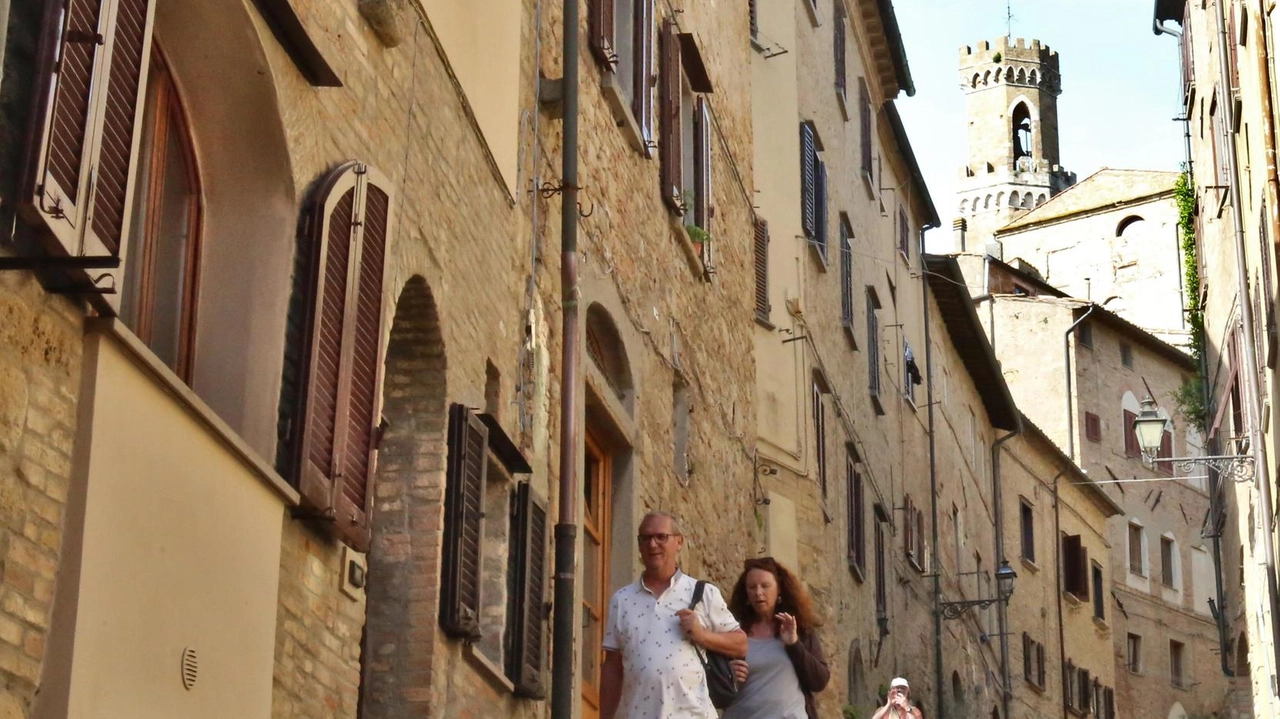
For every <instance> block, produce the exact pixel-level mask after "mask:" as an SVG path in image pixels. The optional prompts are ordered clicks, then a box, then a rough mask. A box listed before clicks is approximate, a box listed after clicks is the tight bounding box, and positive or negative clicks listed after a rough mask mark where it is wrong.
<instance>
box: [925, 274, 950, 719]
mask: <svg viewBox="0 0 1280 719" xmlns="http://www.w3.org/2000/svg"><path fill="white" fill-rule="evenodd" d="M920 279H921V283H920V287H921V290H922V292H923V295H924V372H925V379H926V380H927V382H928V385H927V386H928V389H927V390H926V394H925V401H926V402H928V407H929V411H928V421H929V512H930V513H931V514H932V515H933V547H934V550H933V554H934V560H933V566H932V567H930V568H929V573H930V574H932V575H933V686H934V690H935V692H936V696H937V698H936V699H935V702H936V703H937V705H938V716H940V717H945V716H946V715H947V712H946V710H945V708H944V707H945V704H946V702H945V701H944V696H945V693H944V692H943V691H942V579H941V576H940V572H938V559H937V557H938V455H937V452H936V451H935V448H934V421H933V341H932V339H931V335H930V332H929V314H930V313H929V273H928V272H922V273H920Z"/></svg>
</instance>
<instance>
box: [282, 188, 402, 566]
mask: <svg viewBox="0 0 1280 719" xmlns="http://www.w3.org/2000/svg"><path fill="white" fill-rule="evenodd" d="M387 187H389V183H388V182H387V181H386V179H385V178H384V177H383V176H382V175H381V174H380V173H378V172H377V171H376V170H372V169H371V168H369V167H367V166H365V165H362V164H359V163H355V162H349V163H345V164H343V165H341V166H339V167H338V168H337V169H335V170H334V171H333V172H331V173H330V174H329V176H328V177H326V178H325V180H324V181H323V182H322V183H321V184H320V187H319V190H318V192H317V197H316V199H315V201H314V202H313V204H312V209H311V213H312V214H311V217H310V218H309V224H308V228H309V231H310V232H311V233H313V236H312V238H311V244H312V247H313V251H314V256H313V260H312V265H311V270H312V272H313V275H312V277H313V280H312V285H311V287H310V288H309V293H308V294H309V296H310V297H312V298H313V301H314V307H313V309H312V312H311V316H310V321H309V323H308V326H309V332H310V351H309V354H308V361H307V363H306V366H307V375H306V381H305V385H306V400H305V403H304V406H303V412H302V422H301V424H302V439H301V446H300V452H299V462H298V465H299V466H298V491H299V493H300V494H301V495H302V500H303V506H304V508H305V509H306V510H308V511H310V512H312V513H314V514H319V515H321V516H324V517H326V518H331V519H333V520H334V530H335V532H336V533H337V534H338V536H339V537H340V538H342V539H343V540H344V541H345V542H347V543H348V544H350V545H351V546H353V547H355V548H356V549H360V550H361V551H367V549H368V547H369V539H370V535H369V514H370V512H369V509H370V508H369V497H370V496H372V491H371V490H372V488H371V484H372V477H373V472H374V469H375V466H374V458H375V455H374V453H375V451H376V447H375V446H374V441H375V437H376V427H377V425H378V420H379V413H380V404H381V402H380V395H381V391H380V390H381V384H382V366H383V361H382V358H383V351H384V349H383V343H382V336H383V334H384V332H383V312H382V284H383V276H384V273H385V266H386V244H387V234H388V227H389V221H390V207H391V196H390V194H389V193H388V191H387V189H386V188H387Z"/></svg>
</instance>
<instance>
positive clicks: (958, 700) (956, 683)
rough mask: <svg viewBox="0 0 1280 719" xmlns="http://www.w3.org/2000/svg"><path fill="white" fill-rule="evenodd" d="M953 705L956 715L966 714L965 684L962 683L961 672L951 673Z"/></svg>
mask: <svg viewBox="0 0 1280 719" xmlns="http://www.w3.org/2000/svg"><path fill="white" fill-rule="evenodd" d="M951 705H952V706H953V707H954V708H955V710H956V713H958V714H963V712H964V684H963V683H962V682H961V681H960V672H951Z"/></svg>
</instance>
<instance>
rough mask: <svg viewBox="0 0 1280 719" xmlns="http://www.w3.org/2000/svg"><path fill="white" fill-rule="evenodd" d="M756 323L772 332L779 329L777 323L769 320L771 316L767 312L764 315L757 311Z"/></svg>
mask: <svg viewBox="0 0 1280 719" xmlns="http://www.w3.org/2000/svg"><path fill="white" fill-rule="evenodd" d="M756 324H758V325H760V326H761V327H763V328H764V329H767V330H769V331H770V332H772V331H773V330H776V329H778V326H777V325H775V324H774V323H772V322H770V321H769V316H768V315H767V314H764V315H762V314H760V313H759V312H757V313H756Z"/></svg>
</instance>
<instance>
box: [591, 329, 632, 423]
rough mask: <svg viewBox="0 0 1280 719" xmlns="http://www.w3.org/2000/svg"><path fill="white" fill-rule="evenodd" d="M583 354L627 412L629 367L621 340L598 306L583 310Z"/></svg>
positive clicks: (630, 389) (629, 401) (629, 386)
mask: <svg viewBox="0 0 1280 719" xmlns="http://www.w3.org/2000/svg"><path fill="white" fill-rule="evenodd" d="M586 325H587V328H586V329H587V331H586V339H587V355H588V356H590V357H591V361H592V362H593V363H594V364H595V366H596V368H597V369H599V370H600V374H601V375H603V376H604V380H605V382H607V383H608V384H609V388H610V389H612V390H613V391H614V393H615V394H616V395H617V397H618V401H620V402H622V405H623V406H624V407H625V408H626V409H627V411H628V412H629V411H631V395H632V383H631V364H630V362H628V361H627V356H626V353H625V350H624V349H623V345H622V338H621V337H619V336H618V330H617V328H616V327H614V325H613V319H612V318H610V317H609V313H608V311H606V310H605V309H604V308H603V307H601V306H600V305H598V304H593V305H591V307H590V308H588V309H587V322H586Z"/></svg>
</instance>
